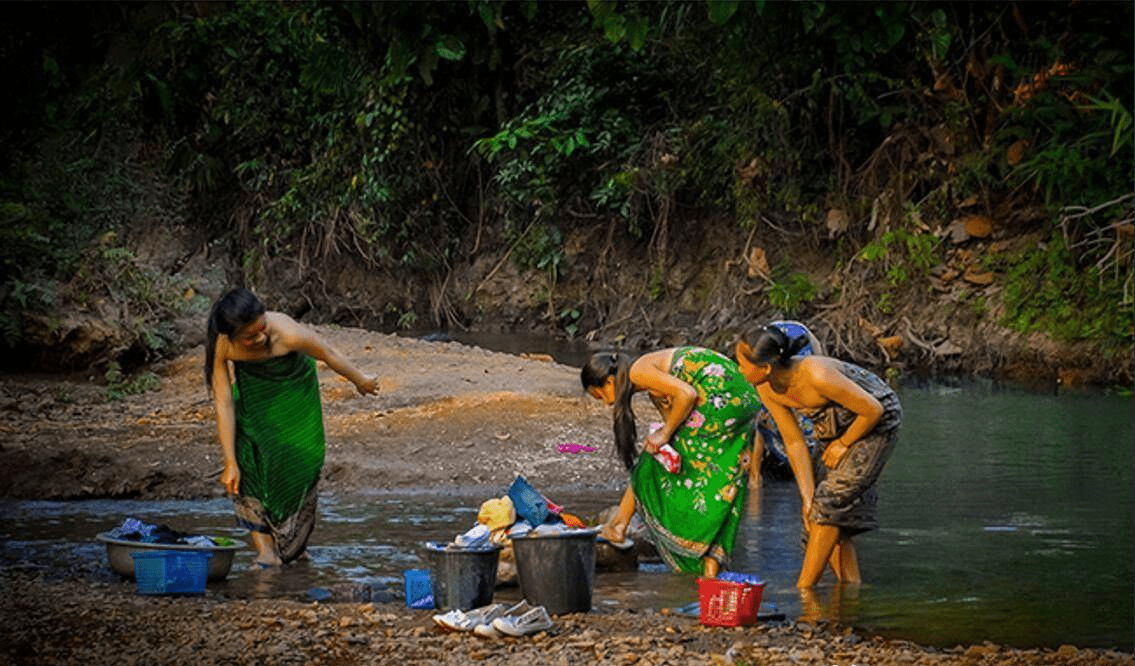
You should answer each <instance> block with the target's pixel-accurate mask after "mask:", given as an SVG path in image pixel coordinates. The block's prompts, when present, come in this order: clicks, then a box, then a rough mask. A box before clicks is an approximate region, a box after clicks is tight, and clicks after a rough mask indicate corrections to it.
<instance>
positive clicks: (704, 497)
mask: <svg viewBox="0 0 1135 666" xmlns="http://www.w3.org/2000/svg"><path fill="white" fill-rule="evenodd" d="M670 374H671V375H673V376H674V377H676V378H678V379H680V380H682V381H684V382H686V383H687V384H689V385H691V386H693V387H694V388H695V389H697V392H698V400H697V404H696V405H695V406H694V409H693V411H692V412H690V416H689V418H688V419H687V420H686V423H685V424H683V425H682V427H681V428H679V429H678V431H677V432H676V433H674V437H673V439H671V440H670V441H671V443H672V444H673V445H674V448H675V449H677V450H678V453H679V454H681V456H682V469H681V471H680V472H679V473H678V474H670V473H669V472H667V471H666V469H665V468H664V467H662V465H661V464H660V463H659V462H658V461H657V460H655V459H654V457H653V456H650V455H641V456H639V459H638V462H637V463H636V464H635V467H634V469H633V470H632V471H631V485H632V487H633V488H634V493H635V499H636V501H637V505H638V510H639V512H640V514H641V515H642V518H643V521H644V522H645V523H646V526H647V528H649V530H650V534H651V536H652V537H653V539H654V543H655V545H656V546H657V547H658V551H659V553H660V554H661V555H662V559H663V560H664V561H665V562H666V563H667V564H668V565H669V566H670V568H671V569H675V570H678V571H687V572H700V571H702V567H703V564H702V558H703V557H706V556H709V557H712V558H713V559H715V560H717V561H718V562H720V563H722V564H726V563H728V560H729V555H730V553H732V551H733V543H734V541H735V540H736V538H737V526H738V525H739V524H740V522H741V511H742V509H743V507H744V504H745V493H746V490H747V488H748V480H749V476H748V470H749V461H750V459H751V456H752V434H753V418H754V417H755V416H756V414H757V411H758V410H759V409H760V406H761V402H760V398H758V397H757V392H756V390H755V389H754V388H753V386H752V385H751V384H750V383H749V382H748V381H746V380H745V378H744V377H743V376H742V375H741V371H740V370H739V369H738V368H737V365H736V364H735V363H734V362H733V361H731V360H730V359H728V358H726V357H725V356H723V355H721V354H719V353H717V352H715V351H712V350H708V349H702V348H699V347H680V348H678V349H677V350H675V352H674V360H673V363H672V364H671V366H670Z"/></svg>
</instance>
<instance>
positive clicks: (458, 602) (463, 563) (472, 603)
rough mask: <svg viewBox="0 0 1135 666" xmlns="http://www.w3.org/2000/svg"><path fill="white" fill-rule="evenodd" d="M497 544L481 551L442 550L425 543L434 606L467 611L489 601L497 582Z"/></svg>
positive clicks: (485, 604) (491, 600) (442, 548)
mask: <svg viewBox="0 0 1135 666" xmlns="http://www.w3.org/2000/svg"><path fill="white" fill-rule="evenodd" d="M500 551H501V549H500V547H499V546H494V547H493V548H485V549H481V550H446V549H445V548H444V547H440V546H437V545H435V544H426V560H427V561H428V562H429V564H430V587H431V589H432V590H433V595H434V605H435V606H437V607H438V608H440V609H442V610H451V609H454V608H457V609H460V610H469V609H470V608H480V607H481V606H487V605H489V604H490V603H492V602H493V590H494V588H496V585H497V562H498V561H499V559H500Z"/></svg>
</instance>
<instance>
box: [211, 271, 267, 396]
mask: <svg viewBox="0 0 1135 666" xmlns="http://www.w3.org/2000/svg"><path fill="white" fill-rule="evenodd" d="M262 314H264V304H263V303H261V302H260V299H259V298H257V297H256V294H254V293H252V292H251V291H249V290H247V289H245V288H244V287H238V288H236V289H232V290H230V291H229V292H228V293H226V294H225V295H224V296H221V297H220V298H219V299H217V302H216V303H214V304H213V309H212V311H211V312H209V322H208V325H207V328H206V329H205V386H206V387H207V388H208V389H209V390H210V391H211V390H213V359H214V358H216V354H217V335H219V334H222V333H223V334H224V335H232V334H233V333H236V332H237V329H240V328H243V327H245V326H248V325H249V324H251V323H252V322H254V321H256V320H257V318H259V317H260V315H262Z"/></svg>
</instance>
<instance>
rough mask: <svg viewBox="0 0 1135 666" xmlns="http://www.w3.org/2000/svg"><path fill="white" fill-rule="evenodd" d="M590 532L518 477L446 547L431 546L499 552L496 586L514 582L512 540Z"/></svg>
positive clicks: (483, 506) (445, 546)
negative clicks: (579, 531)
mask: <svg viewBox="0 0 1135 666" xmlns="http://www.w3.org/2000/svg"><path fill="white" fill-rule="evenodd" d="M586 529H594V528H589V527H588V526H587V524H585V523H584V522H583V520H582V519H580V518H579V516H576V515H574V514H571V513H568V512H567V511H564V508H563V507H562V506H560V505H558V504H556V503H555V502H552V501H551V500H549V499H548V498H546V497H544V495H542V494H541V493H540V492H539V491H538V490H536V489H535V488H533V487H532V484H530V483H528V481H527V479H525V478H524V477H523V476H521V475H517V477H516V480H515V481H513V482H512V485H511V486H509V489H508V493H507V494H505V495H503V496H501V497H495V498H493V499H490V500H487V501H485V502H484V503H483V504H481V508H480V510H478V511H477V521H476V523H474V525H473V526H472V527H471V528H469V529H468V530H467V531H465V532H464V533H462V534H458V535H457V536H456V537H455V538H454V539H453V541H451V542H449V543H448V544H430V545H431V546H432V547H436V548H440V549H445V550H480V549H491V548H501V549H502V550H501V554H500V560H499V564H498V567H497V584H498V585H499V584H507V583H512V582H515V580H516V565H515V561H514V559H513V554H512V540H513V539H515V538H518V537H527V536H554V535H558V534H565V533H571V532H572V531H574V530H586Z"/></svg>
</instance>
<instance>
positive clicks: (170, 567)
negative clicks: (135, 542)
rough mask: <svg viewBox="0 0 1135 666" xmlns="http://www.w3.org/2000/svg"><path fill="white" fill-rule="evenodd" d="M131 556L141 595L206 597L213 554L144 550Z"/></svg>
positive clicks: (202, 551) (192, 551) (190, 551)
mask: <svg viewBox="0 0 1135 666" xmlns="http://www.w3.org/2000/svg"><path fill="white" fill-rule="evenodd" d="M130 556H131V557H132V558H134V578H135V579H136V580H137V581H138V594H205V581H206V580H208V578H209V558H211V557H212V556H213V554H212V553H210V552H209V551H205V550H200V551H198V550H144V551H140V552H135V553H130Z"/></svg>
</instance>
